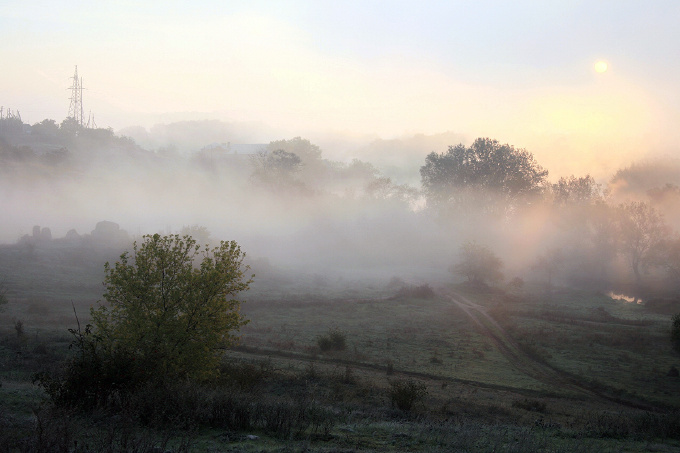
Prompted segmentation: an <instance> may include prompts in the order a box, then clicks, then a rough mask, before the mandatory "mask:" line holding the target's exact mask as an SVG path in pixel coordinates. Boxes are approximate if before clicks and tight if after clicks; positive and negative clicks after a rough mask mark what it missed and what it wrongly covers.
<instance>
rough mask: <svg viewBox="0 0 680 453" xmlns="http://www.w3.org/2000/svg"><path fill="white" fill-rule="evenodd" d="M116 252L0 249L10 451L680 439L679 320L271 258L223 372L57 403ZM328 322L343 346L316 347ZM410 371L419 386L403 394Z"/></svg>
mask: <svg viewBox="0 0 680 453" xmlns="http://www.w3.org/2000/svg"><path fill="white" fill-rule="evenodd" d="M29 252H30V253H29ZM79 254H82V255H84V256H80V255H79ZM118 254H119V251H116V250H104V249H100V250H89V251H82V250H81V251H79V252H78V253H75V252H74V251H72V250H69V249H68V248H67V247H63V248H62V247H56V248H54V249H51V250H48V249H43V250H40V249H38V250H32V251H27V250H22V249H20V248H18V247H5V248H2V249H0V272H1V273H2V275H3V276H5V282H6V283H5V284H6V286H7V288H8V293H7V294H8V297H9V304H8V305H7V306H5V307H4V310H3V312H2V313H0V383H1V384H2V386H1V387H0V432H2V433H3V434H1V435H0V451H149V452H150V451H166V450H169V451H215V452H216V451H258V452H260V451H327V452H331V451H334V452H341V451H342V452H345V451H346V452H350V451H355V452H356V451H362V452H363V451H366V452H368V451H395V452H396V451H482V452H484V451H488V452H491V451H496V452H497V451H507V452H515V451H516V452H527V451H554V452H567V451H583V452H595V451H597V452H606V451H659V452H665V451H669V452H670V451H677V450H678V449H679V448H680V415H679V413H678V408H679V407H680V399H679V398H680V396H678V394H679V392H678V388H679V387H680V378H678V377H673V376H669V371H670V370H671V369H672V368H673V367H676V368H678V367H680V360H679V358H678V356H677V355H676V354H674V353H673V351H672V349H671V346H670V342H669V339H668V337H669V333H668V331H669V327H670V317H669V316H668V315H659V314H656V313H653V312H651V311H650V310H648V309H646V307H645V306H644V305H642V304H631V303H626V302H621V301H616V300H613V299H612V298H610V297H608V296H607V295H606V294H604V293H599V292H592V291H591V292H585V291H576V290H566V289H560V290H553V291H551V292H549V293H548V292H545V291H544V290H539V289H537V288H532V287H530V285H527V287H526V288H523V289H513V290H498V289H496V290H487V291H479V290H472V289H471V288H468V287H465V286H460V285H459V286H455V285H451V284H447V283H446V282H441V281H439V282H431V289H434V292H433V293H430V292H425V293H423V294H420V293H419V292H418V291H403V290H402V291H400V285H395V283H394V281H390V280H389V279H386V280H385V281H376V280H372V281H365V280H359V279H356V280H350V279H347V278H345V279H340V278H338V279H332V280H331V279H328V278H322V277H319V276H318V275H301V274H298V275H295V276H292V275H291V274H287V273H285V272H282V271H274V270H271V269H269V270H268V271H267V272H262V273H261V275H262V276H261V277H259V278H260V280H259V281H258V283H257V284H256V285H255V287H254V288H253V290H252V291H251V292H250V293H249V294H247V295H246V298H247V299H248V302H247V303H246V304H244V306H243V308H242V311H243V313H244V314H245V315H246V316H247V318H249V319H250V320H251V322H250V323H249V324H248V325H247V326H245V328H243V329H242V338H241V343H240V345H239V346H238V347H237V348H235V349H234V350H232V351H230V352H228V353H227V354H226V356H225V360H224V363H223V366H222V372H221V378H220V380H219V382H216V383H212V384H210V385H205V386H197V385H194V386H188V385H186V384H183V383H177V385H176V386H175V387H173V388H172V389H164V391H163V392H160V393H159V392H158V391H149V392H147V394H145V395H143V396H139V397H138V398H137V400H135V401H132V402H130V404H129V406H127V409H126V410H128V411H130V412H126V413H123V414H122V415H121V414H110V413H106V412H104V411H98V410H97V409H96V408H92V410H90V411H89V412H87V413H82V412H68V411H63V410H61V409H58V408H54V407H52V406H51V405H50V404H48V402H47V401H46V399H45V395H44V394H43V393H42V391H41V389H40V388H39V387H37V386H35V385H33V383H32V377H33V375H34V374H35V373H37V372H39V371H45V370H54V369H58V367H59V366H60V364H61V363H62V362H63V361H64V360H65V359H66V358H67V357H68V356H69V353H70V351H69V349H68V345H69V343H70V337H69V334H68V332H67V328H72V327H75V326H76V320H75V317H74V308H75V310H76V311H77V313H78V316H79V318H80V321H81V323H85V322H87V319H88V307H89V306H90V305H91V304H93V303H95V302H96V301H97V300H98V299H99V298H100V297H101V293H102V292H103V289H102V286H101V279H102V277H103V262H104V261H105V260H111V259H115V257H116V256H117V255H118ZM256 272H257V269H256ZM420 283H422V282H420ZM411 288H412V289H413V288H416V289H417V287H415V286H414V287H411ZM277 294H279V296H278V297H277ZM334 332H335V333H336V334H339V335H340V336H342V338H343V340H344V347H343V348H341V349H339V350H323V349H324V348H322V347H321V346H322V343H321V342H320V341H319V340H320V339H321V338H323V337H324V336H328V335H331V334H332V333H334ZM408 385H411V386H412V387H410V388H412V389H420V390H423V392H421V393H419V397H417V398H415V399H414V401H413V404H412V406H411V407H410V408H408V409H404V408H401V409H400V408H399V405H400V401H402V400H401V399H400V398H403V397H404V396H408V395H409V394H408V388H409V387H408ZM404 389H406V391H405V390H404ZM159 449H161V450H159Z"/></svg>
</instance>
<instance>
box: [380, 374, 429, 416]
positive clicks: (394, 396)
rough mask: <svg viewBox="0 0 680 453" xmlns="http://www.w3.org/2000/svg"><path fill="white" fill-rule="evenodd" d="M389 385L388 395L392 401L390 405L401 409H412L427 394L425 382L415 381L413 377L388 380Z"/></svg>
mask: <svg viewBox="0 0 680 453" xmlns="http://www.w3.org/2000/svg"><path fill="white" fill-rule="evenodd" d="M390 387H391V388H390V390H389V396H390V400H391V401H392V407H394V406H396V407H397V408H399V409H401V410H403V411H410V410H411V409H413V407H414V406H415V405H416V404H417V403H419V402H421V401H423V400H424V399H425V397H426V396H427V394H428V393H427V388H426V387H425V384H423V383H420V382H416V381H414V380H413V379H408V380H406V381H392V382H390Z"/></svg>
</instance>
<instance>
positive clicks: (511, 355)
mask: <svg viewBox="0 0 680 453" xmlns="http://www.w3.org/2000/svg"><path fill="white" fill-rule="evenodd" d="M440 293H441V294H443V295H444V296H445V297H447V298H448V299H449V300H450V301H451V302H453V303H454V304H456V305H457V306H458V307H460V308H461V309H462V310H463V311H464V312H465V313H466V314H467V315H468V316H469V317H470V318H471V319H472V320H473V321H474V323H475V324H476V325H477V327H478V328H479V331H480V332H481V333H482V334H483V335H485V336H486V337H487V338H489V339H490V340H491V341H492V342H493V343H494V344H495V345H496V347H497V348H498V350H499V351H500V352H501V353H502V354H503V355H504V356H505V357H506V358H507V359H508V361H509V362H510V363H511V364H512V365H513V366H514V367H515V368H516V369H517V370H519V371H520V372H522V373H524V374H526V375H527V376H530V377H532V378H534V379H536V380H537V381H540V382H543V383H545V384H548V385H551V386H554V387H557V388H560V389H562V390H564V391H567V392H570V393H572V394H576V395H581V396H586V397H590V398H593V397H596V398H600V399H604V400H607V401H612V402H615V403H617V404H622V405H625V406H629V407H635V408H639V409H647V410H650V409H652V410H653V409H654V408H653V407H651V406H649V405H647V404H644V403H641V402H634V401H627V400H622V399H620V398H616V397H612V396H609V395H606V394H603V393H602V392H600V391H597V390H595V389H593V388H591V387H589V386H588V385H586V384H584V383H581V382H579V381H577V380H576V379H574V378H573V377H571V376H569V375H568V374H567V373H564V372H561V371H559V370H556V369H555V368H553V367H551V366H550V365H548V364H546V363H544V362H542V361H540V360H537V359H535V358H533V357H532V356H531V355H529V354H527V353H526V352H524V351H523V350H522V348H521V347H520V346H519V344H518V343H517V342H516V341H515V340H514V339H513V338H512V337H511V336H510V334H508V332H507V331H506V330H505V329H504V328H503V327H502V326H501V325H500V324H498V322H496V320H495V319H493V317H492V316H491V315H490V314H489V313H488V311H487V309H486V307H483V306H481V305H479V304H476V303H474V302H472V301H470V300H469V299H467V298H466V297H465V296H463V295H461V294H459V293H457V292H455V291H452V290H450V289H446V290H441V291H440Z"/></svg>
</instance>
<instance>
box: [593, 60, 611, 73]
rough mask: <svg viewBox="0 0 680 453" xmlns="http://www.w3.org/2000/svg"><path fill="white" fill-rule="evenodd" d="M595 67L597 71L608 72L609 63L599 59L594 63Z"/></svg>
mask: <svg viewBox="0 0 680 453" xmlns="http://www.w3.org/2000/svg"><path fill="white" fill-rule="evenodd" d="M593 68H594V69H595V72H597V73H599V74H602V73H603V72H607V69H609V65H608V64H607V62H606V61H602V60H598V61H596V62H595V64H594V65H593Z"/></svg>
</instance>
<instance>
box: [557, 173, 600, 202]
mask: <svg viewBox="0 0 680 453" xmlns="http://www.w3.org/2000/svg"><path fill="white" fill-rule="evenodd" d="M550 192H551V195H552V197H553V201H554V203H555V204H558V205H569V204H576V205H589V204H593V203H595V202H597V201H600V200H603V199H604V195H605V194H604V191H603V189H602V186H601V185H600V184H597V183H596V182H595V179H594V178H593V177H592V176H590V175H586V176H583V177H580V178H577V177H576V176H573V175H572V176H570V177H568V178H564V177H562V178H560V179H559V181H557V182H556V183H554V184H551V185H550Z"/></svg>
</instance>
